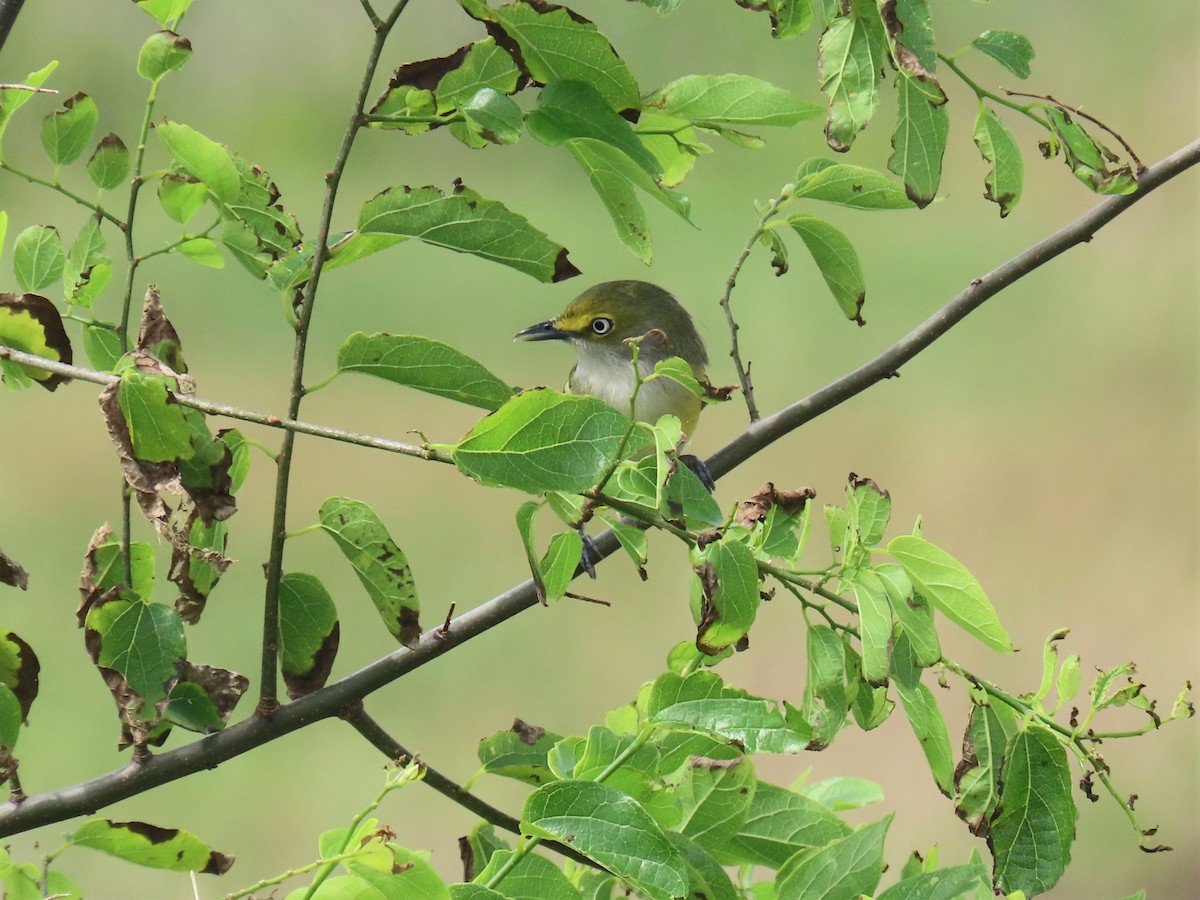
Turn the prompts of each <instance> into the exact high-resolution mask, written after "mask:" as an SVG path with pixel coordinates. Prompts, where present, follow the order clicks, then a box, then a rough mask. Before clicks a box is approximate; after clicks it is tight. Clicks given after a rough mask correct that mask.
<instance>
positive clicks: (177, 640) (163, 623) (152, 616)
mask: <svg viewBox="0 0 1200 900" xmlns="http://www.w3.org/2000/svg"><path fill="white" fill-rule="evenodd" d="M86 627H87V629H88V631H93V632H96V633H97V634H98V635H99V636H100V641H101V643H100V652H99V654H98V655H97V656H96V665H98V666H104V667H106V668H109V669H115V670H116V671H117V672H119V673H120V674H121V675H122V676H123V677H124V678H125V681H126V682H128V685H129V688H130V689H132V690H133V692H134V693H136V694H137V696H138V697H139V698H140V699H141V700H142V703H143V704H144V706H143V712H147V713H148V712H149V710H148V709H147V707H150V706H152V705H153V704H155V703H158V702H159V701H160V700H163V699H165V698H166V696H167V690H168V685H169V684H171V683H172V682H173V681H174V679H175V678H176V677H177V673H176V669H175V664H176V663H177V662H178V661H179V660H181V659H184V658H185V657H186V656H187V640H186V638H185V637H184V634H183V622H182V621H181V620H180V618H179V613H177V612H176V611H175V610H174V609H172V608H171V607H169V606H165V605H163V604H161V603H147V602H145V601H143V600H141V599H139V598H136V597H135V598H134V599H124V598H122V599H119V600H110V601H109V602H107V603H101V604H97V605H95V606H93V607H92V608H91V610H90V611H89V612H88V614H87V620H86Z"/></svg>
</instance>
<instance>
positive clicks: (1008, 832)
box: [988, 723, 1078, 896]
mask: <svg viewBox="0 0 1200 900" xmlns="http://www.w3.org/2000/svg"><path fill="white" fill-rule="evenodd" d="M1000 780H1001V782H1002V784H1003V787H1002V788H1001V789H1000V802H999V805H998V806H997V807H996V811H995V813H994V814H993V815H992V823H991V831H990V832H989V834H988V848H989V849H990V850H991V851H992V856H993V857H994V859H995V862H994V864H993V867H992V878H993V881H994V882H995V884H996V887H997V888H999V889H1000V890H1002V891H1005V892H1008V893H1011V892H1013V891H1024V892H1025V893H1026V895H1030V896H1032V895H1034V894H1041V893H1044V892H1045V891H1048V890H1050V888H1052V887H1054V885H1055V884H1056V883H1057V882H1058V880H1059V878H1061V877H1062V874H1063V872H1064V871H1066V867H1067V864H1068V863H1070V861H1071V844H1072V843H1073V842H1074V840H1075V819H1076V818H1077V816H1078V812H1077V810H1076V808H1075V799H1074V797H1073V796H1072V793H1071V769H1070V766H1069V765H1068V763H1067V751H1066V749H1065V748H1064V747H1063V745H1062V744H1061V743H1060V742H1059V739H1058V738H1057V737H1055V735H1054V734H1053V733H1051V732H1050V731H1049V730H1048V729H1046V728H1043V727H1042V726H1040V725H1037V724H1032V723H1030V724H1028V725H1026V726H1025V727H1024V728H1022V729H1021V730H1020V731H1018V732H1017V733H1016V735H1014V736H1013V738H1012V740H1011V741H1009V746H1008V750H1007V753H1006V754H1005V758H1004V766H1003V769H1002V771H1001V773H1000Z"/></svg>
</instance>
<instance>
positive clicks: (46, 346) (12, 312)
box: [0, 291, 72, 391]
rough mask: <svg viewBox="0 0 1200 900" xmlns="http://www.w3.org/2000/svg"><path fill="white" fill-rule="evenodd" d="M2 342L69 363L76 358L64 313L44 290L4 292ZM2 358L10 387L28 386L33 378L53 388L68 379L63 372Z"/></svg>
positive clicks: (0, 303) (0, 326) (0, 309)
mask: <svg viewBox="0 0 1200 900" xmlns="http://www.w3.org/2000/svg"><path fill="white" fill-rule="evenodd" d="M0 344H3V345H5V346H6V347H13V348H14V349H17V350H24V351H25V352H26V353H33V354H34V355H36V356H42V357H45V358H47V359H56V360H61V361H62V362H65V363H69V362H71V360H72V351H71V342H70V339H68V337H67V332H66V329H64V328H63V321H62V316H60V315H59V313H58V310H57V309H55V307H54V304H53V303H51V302H50V301H49V300H47V299H46V298H45V297H43V296H41V295H40V294H11V293H8V292H6V291H4V292H0ZM0 362H3V363H4V364H5V365H4V367H3V372H4V380H5V382H6V383H8V384H9V386H10V387H26V386H28V385H29V383H30V380H33V381H36V382H37V383H38V384H40V385H41V386H42V387H44V388H46V390H49V391H53V390H54V389H55V388H57V387H58V386H59V385H60V384H62V383H63V382H64V381H67V380H68V379H67V378H66V377H65V376H63V375H55V374H53V373H51V372H46V371H44V370H41V369H34V368H32V367H25V366H18V365H16V364H15V363H12V362H10V361H8V360H3V361H0ZM14 380H15V381H16V382H17V383H16V384H14V383H13V381H14Z"/></svg>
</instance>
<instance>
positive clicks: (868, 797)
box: [799, 775, 883, 812]
mask: <svg viewBox="0 0 1200 900" xmlns="http://www.w3.org/2000/svg"><path fill="white" fill-rule="evenodd" d="M799 790H800V793H801V794H803V795H804V796H805V797H808V798H809V799H810V800H816V801H817V802H818V803H820V804H821V805H823V806H826V807H828V808H829V809H831V810H833V811H834V812H841V811H842V810H847V809H862V808H863V807H864V806H870V805H871V804H872V803H882V802H883V788H881V787H880V786H879V785H877V784H876V783H875V782H873V781H867V780H866V779H865V778H855V777H853V776H850V775H844V776H840V777H838V778H826V779H824V780H822V781H815V782H813V783H812V784H806V785H805V786H804V787H802V788H800V789H799Z"/></svg>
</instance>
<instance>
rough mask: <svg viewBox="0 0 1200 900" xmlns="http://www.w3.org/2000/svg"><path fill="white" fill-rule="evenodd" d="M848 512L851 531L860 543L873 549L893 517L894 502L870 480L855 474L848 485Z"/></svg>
mask: <svg viewBox="0 0 1200 900" xmlns="http://www.w3.org/2000/svg"><path fill="white" fill-rule="evenodd" d="M846 511H847V512H848V513H849V514H850V530H851V532H852V533H853V534H854V535H855V536H856V537H857V539H858V543H859V544H860V545H862V546H863V547H866V548H868V549H873V548H874V547H876V546H877V545H878V544H879V542H880V541H882V540H883V533H884V531H885V530H886V529H887V524H888V520H889V519H890V518H891V517H892V498H891V496H890V495H889V494H888V492H887V491H885V490H883V488H881V487H880V486H879V485H877V484H876V483H875V482H874V481H872V480H871V479H870V478H861V477H859V476H858V475H853V474H852V475H851V476H850V482H849V484H847V485H846Z"/></svg>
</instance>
